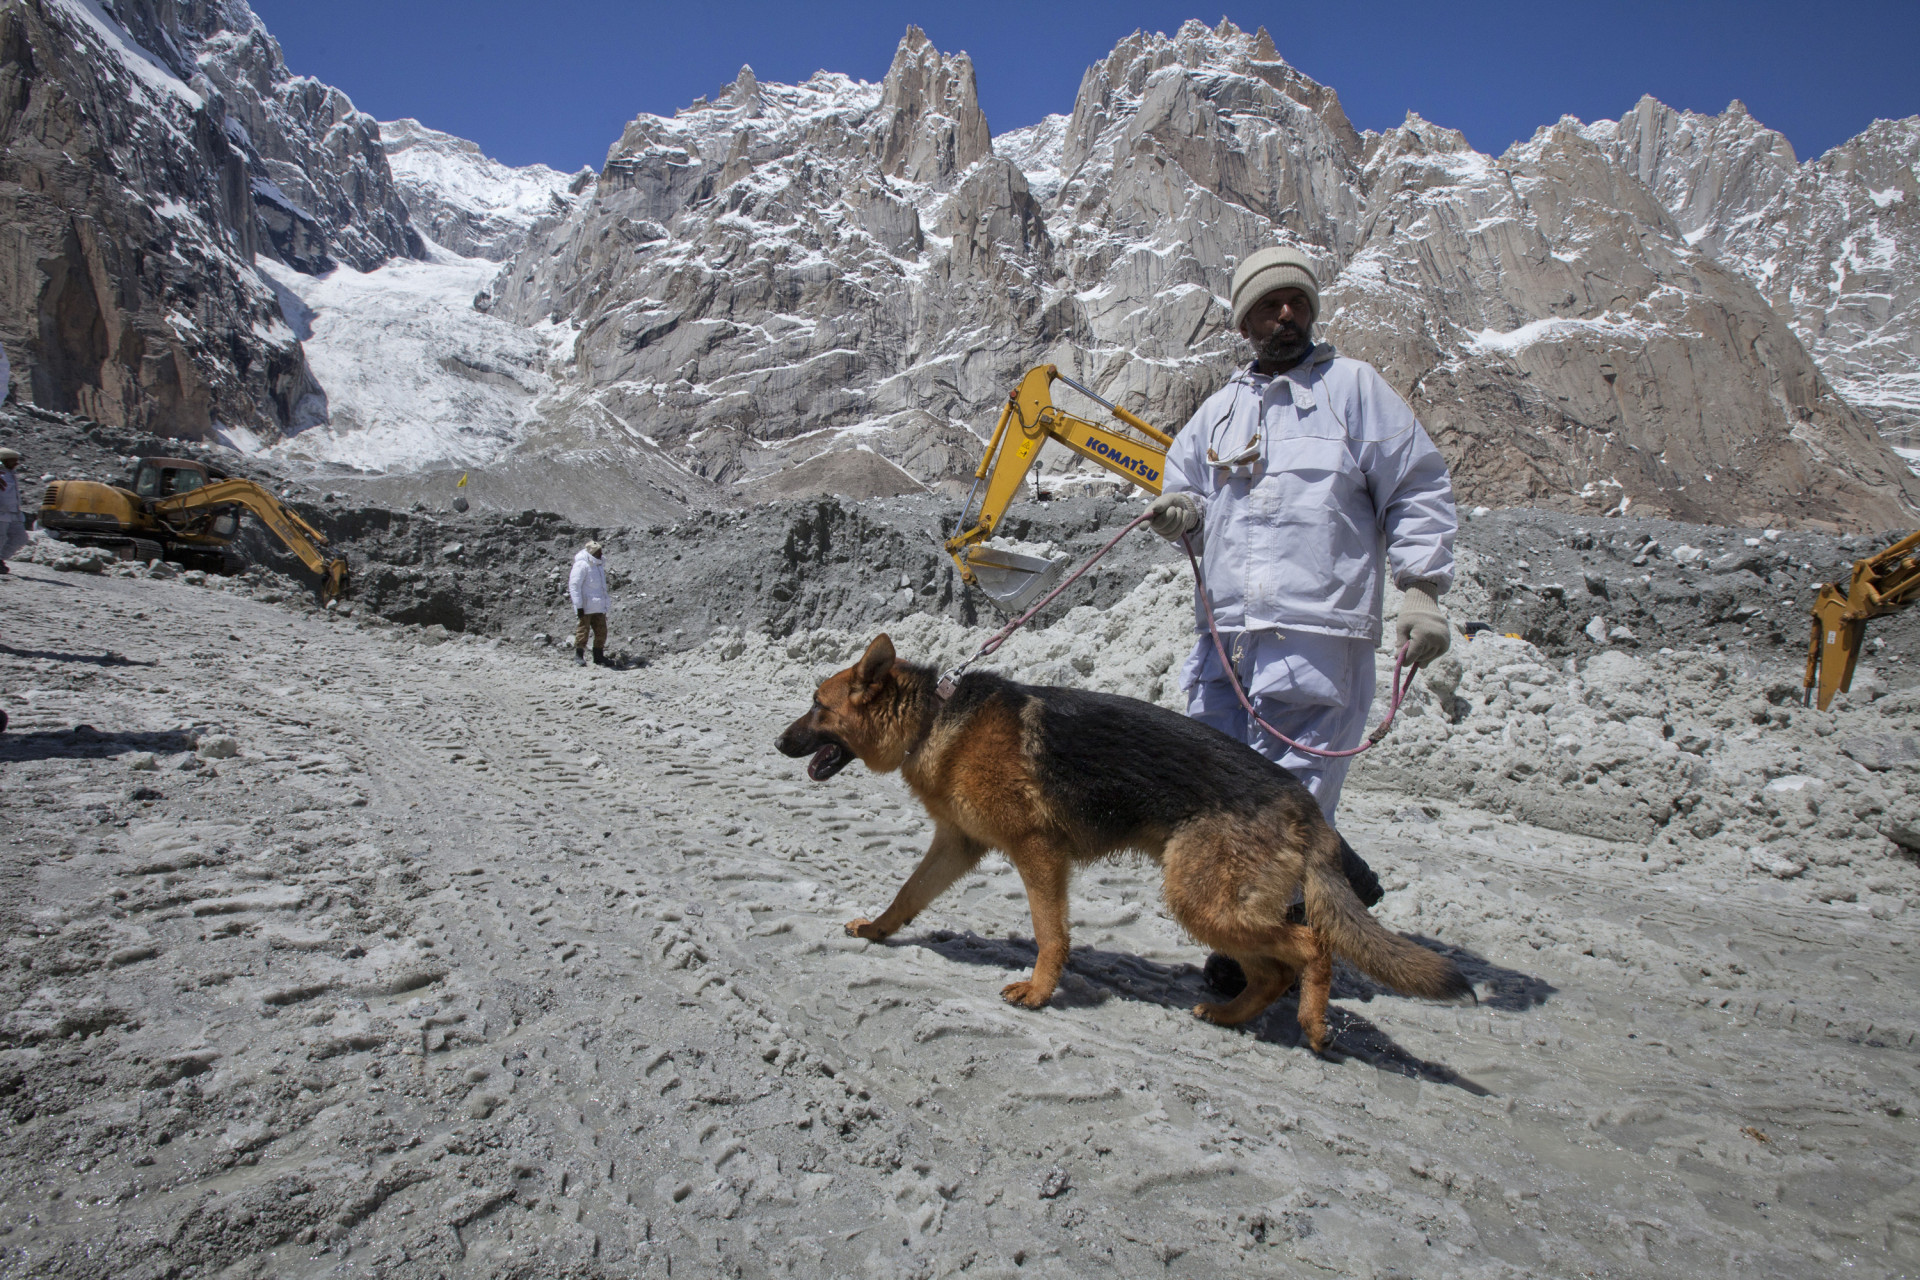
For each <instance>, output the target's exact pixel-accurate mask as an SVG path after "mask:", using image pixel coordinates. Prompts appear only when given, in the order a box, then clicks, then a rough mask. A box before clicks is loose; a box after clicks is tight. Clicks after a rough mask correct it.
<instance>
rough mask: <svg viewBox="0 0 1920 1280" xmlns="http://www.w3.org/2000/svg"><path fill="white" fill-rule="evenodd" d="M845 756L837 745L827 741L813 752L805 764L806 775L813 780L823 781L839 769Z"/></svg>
mask: <svg viewBox="0 0 1920 1280" xmlns="http://www.w3.org/2000/svg"><path fill="white" fill-rule="evenodd" d="M845 758H846V753H845V752H844V751H842V750H841V749H840V747H839V745H838V744H837V743H832V742H829V743H827V744H826V745H825V746H823V747H821V748H820V749H819V750H818V751H816V752H814V753H813V759H812V760H811V761H809V762H808V764H807V776H808V777H809V778H812V779H813V780H814V781H815V782H825V781H826V780H827V779H828V778H831V777H832V776H833V775H834V774H836V773H838V772H839V771H840V766H841V765H842V764H843V763H845Z"/></svg>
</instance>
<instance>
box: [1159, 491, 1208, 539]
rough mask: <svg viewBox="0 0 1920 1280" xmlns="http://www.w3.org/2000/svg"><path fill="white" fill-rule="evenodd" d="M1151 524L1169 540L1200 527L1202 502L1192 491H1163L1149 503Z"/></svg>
mask: <svg viewBox="0 0 1920 1280" xmlns="http://www.w3.org/2000/svg"><path fill="white" fill-rule="evenodd" d="M1147 515H1148V516H1149V517H1151V518H1150V520H1149V521H1148V524H1149V526H1150V527H1151V528H1152V529H1153V531H1154V532H1155V533H1157V534H1159V535H1160V536H1161V537H1163V538H1165V539H1166V540H1167V541H1168V542H1178V541H1180V535H1181V534H1183V533H1189V532H1191V531H1192V530H1194V529H1198V528H1199V527H1200V504H1199V503H1198V502H1197V501H1195V500H1194V496H1193V495H1192V494H1190V493H1163V494H1161V495H1160V496H1159V497H1157V498H1155V499H1154V500H1153V501H1152V502H1150V503H1148V504H1147Z"/></svg>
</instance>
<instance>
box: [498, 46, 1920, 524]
mask: <svg viewBox="0 0 1920 1280" xmlns="http://www.w3.org/2000/svg"><path fill="white" fill-rule="evenodd" d="M1618 132H1619V130H1618V129H1617V128H1615V127H1613V126H1611V125H1608V126H1602V127H1597V128H1588V127H1585V126H1582V125H1581V124H1580V123H1579V122H1578V121H1572V120H1568V121H1563V122H1561V123H1559V124H1557V125H1555V126H1552V127H1551V128H1546V129H1543V130H1541V131H1540V133H1539V134H1538V135H1536V137H1534V138H1533V139H1532V140H1530V141H1529V142H1527V143H1524V144H1520V145H1518V146H1516V147H1514V148H1512V149H1511V150H1509V151H1508V152H1507V153H1506V154H1505V155H1503V156H1500V157H1497V158H1496V157H1492V156H1486V155H1482V154H1479V153H1476V152H1474V151H1472V150H1471V149H1470V148H1469V147H1468V146H1467V145H1466V143H1465V141H1464V140H1463V139H1462V138H1461V137H1460V135H1459V134H1457V133H1454V132H1452V131H1450V130H1446V129H1443V128H1438V127H1436V126H1433V125H1430V124H1428V123H1426V122H1424V121H1422V120H1419V119H1418V118H1417V117H1411V118H1409V120H1408V121H1407V123H1406V124H1405V125H1403V126H1402V127H1401V128H1399V129H1396V130H1392V131H1390V132H1388V133H1386V134H1380V135H1375V134H1366V135H1362V134H1360V133H1358V132H1356V131H1355V130H1354V128H1353V127H1352V125H1351V124H1350V123H1349V122H1348V120H1347V119H1346V116H1345V114H1344V113H1343V112H1342V111H1341V109H1340V104H1339V99H1338V96H1337V95H1336V94H1335V93H1334V92H1333V90H1331V89H1330V88H1328V87H1326V86H1323V85H1320V84H1317V83H1315V82H1314V81H1312V80H1310V79H1309V78H1307V77H1305V76H1303V75H1301V74H1300V73H1299V72H1298V71H1296V70H1295V69H1293V68H1292V67H1290V66H1288V65H1287V63H1286V62H1285V61H1284V60H1283V59H1282V58H1281V56H1280V54H1279V51H1278V50H1277V49H1276V48H1275V47H1274V45H1273V42H1272V40H1271V39H1270V38H1269V37H1268V35H1267V34H1266V33H1265V32H1264V31H1263V32H1257V33H1253V34H1248V33H1246V32H1243V31H1241V30H1239V29H1238V28H1236V27H1234V26H1233V25H1232V24H1231V23H1226V22H1223V23H1222V24H1221V25H1220V26H1218V27H1216V28H1211V29H1210V28H1208V27H1206V26H1204V25H1202V24H1200V23H1197V22H1190V23H1188V24H1186V25H1185V26H1184V27H1182V28H1181V29H1180V31H1179V32H1178V33H1176V34H1175V35H1174V36H1171V37H1169V36H1165V35H1145V34H1136V35H1134V36H1131V37H1128V38H1127V39H1126V40H1124V41H1122V42H1121V43H1120V45H1118V46H1117V47H1116V48H1115V49H1114V51H1113V53H1112V54H1110V55H1109V56H1108V57H1107V58H1105V59H1104V60H1102V62H1100V63H1099V64H1097V65H1096V66H1094V67H1092V68H1090V69H1089V70H1088V72H1087V73H1086V75H1085V77H1084V78H1083V80H1082V82H1081V87H1080V91H1079V95H1078V97H1077V99H1076V102H1075V105H1074V111H1073V114H1072V116H1071V117H1069V118H1066V119H1065V120H1061V119H1053V120H1049V121H1046V122H1043V123H1042V124H1041V125H1038V126H1035V127H1033V128H1031V129H1025V130H1021V131H1019V132H1018V133H1015V134H1012V135H1009V136H1006V137H1003V138H1002V139H1000V140H998V141H989V140H988V139H987V133H986V126H985V121H984V118H983V117H981V115H980V110H979V107H978V104H977V102H976V100H975V98H974V94H973V84H972V66H971V64H970V62H968V60H967V59H966V57H965V55H953V56H947V55H943V54H941V53H940V52H939V51H937V50H935V49H934V48H933V47H932V46H931V44H929V43H928V41H927V40H926V38H925V37H924V36H923V35H921V34H920V33H919V32H918V31H910V32H909V33H908V36H907V38H906V39H905V40H904V41H903V42H902V44H901V46H900V50H899V52H898V54H897V56H896V58H895V60H894V63H893V66H892V68H891V69H890V70H889V72H888V75H887V78H886V80H885V81H884V82H883V83H882V84H880V85H878V86H875V85H869V84H864V83H860V82H857V81H852V80H848V79H846V78H845V77H841V76H833V75H827V74H824V73H823V74H821V75H817V76H815V77H814V78H813V79H812V80H810V81H808V82H807V83H806V84H804V85H798V86H784V85H762V84H760V83H759V82H758V81H757V80H756V79H755V78H754V77H753V75H752V73H751V71H748V70H743V71H742V73H741V75H740V77H739V78H738V79H737V80H736V82H735V83H734V84H733V85H732V86H729V87H728V88H727V89H726V90H725V91H723V92H722V93H721V94H720V95H719V96H718V97H717V98H716V99H715V100H714V101H711V102H708V101H704V100H703V101H701V102H698V103H695V104H694V105H693V106H692V107H690V108H688V109H687V110H685V111H682V112H680V113H678V114H677V115H676V116H674V117H673V118H671V119H667V118H661V117H654V116H641V117H638V118H636V119H635V120H634V121H633V122H632V123H631V124H629V125H628V127H627V129H626V131H625V134H624V135H623V137H622V138H621V139H620V140H619V141H618V142H617V143H616V144H615V145H614V147H613V148H612V150H611V151H610V152H609V154H608V160H607V164H606V167H605V168H604V169H603V170H602V173H601V176H600V179H599V181H598V183H597V184H596V185H595V186H594V187H593V189H592V190H591V191H588V192H585V193H583V197H582V199H581V200H580V201H579V202H578V203H577V204H576V205H575V207H574V209H573V210H572V211H571V213H570V214H569V216H568V218H567V219H566V220H564V221H562V222H556V223H554V224H552V225H550V226H548V227H547V228H545V229H544V230H539V231H536V232H535V233H534V234H533V236H532V237H531V238H530V239H529V240H528V242H527V244H526V246H525V247H524V248H523V249H522V250H521V251H520V253H518V254H517V255H516V256H515V257H514V258H513V259H512V260H510V261H509V262H508V263H507V265H506V267H505V268H504V269H503V271H502V272H501V275H500V278H499V280H498V281H497V282H496V284H495V286H494V288H493V291H492V293H491V295H490V296H489V297H487V298H483V299H482V305H483V306H485V307H488V308H490V309H491V311H492V313H493V314H495V315H500V316H504V317H506V318H509V319H512V320H514V321H515V322H517V323H521V324H532V323H536V322H549V323H565V324H570V325H573V326H576V327H577V328H578V330H579V338H578V341H577V342H576V344H575V346H574V364H573V368H572V369H571V370H570V372H569V377H570V378H571V379H572V380H573V381H574V382H575V383H576V385H578V386H579V387H580V388H581V389H582V391H583V392H586V393H591V394H592V395H594V396H595V397H596V398H597V399H598V400H599V402H600V403H601V404H603V405H605V406H606V407H607V408H608V410H609V412H612V413H613V414H615V415H616V416H617V417H619V418H620V419H621V420H622V421H624V422H628V423H633V424H637V425H640V426H641V427H642V428H643V429H644V430H645V431H646V432H647V434H648V435H649V436H651V437H653V438H655V439H657V440H658V441H659V442H660V443H662V444H663V445H665V446H667V447H668V448H669V450H671V451H676V456H679V457H681V458H682V460H683V461H685V462H686V463H687V465H688V466H689V467H691V468H692V469H693V470H695V471H697V472H699V473H700V474H702V475H704V476H706V477H707V478H709V479H710V480H713V481H714V482H716V483H719V484H722V485H733V486H734V487H736V489H740V491H741V492H743V493H748V494H750V493H751V492H752V491H753V482H754V481H755V480H756V479H757V478H759V477H762V476H768V475H772V474H775V473H778V472H781V471H783V470H785V469H786V468H789V467H791V466H793V465H795V464H796V463H799V462H801V461H803V460H806V459H809V458H812V457H813V456H814V455H817V454H819V453H821V452H822V451H825V450H832V449H839V448H852V447H865V448H872V449H875V450H878V451H880V452H881V453H883V454H884V455H885V456H886V457H888V458H890V459H892V460H894V461H895V462H897V463H899V464H900V465H901V466H902V467H904V468H905V469H906V470H908V471H909V472H911V473H912V474H914V475H915V476H917V477H919V478H920V479H921V480H923V481H934V480H939V479H942V478H949V477H955V476H958V475H962V474H964V473H965V472H967V471H968V470H970V469H971V465H972V463H973V461H974V460H975V458H976V457H977V450H978V448H979V443H978V436H979V435H980V434H984V431H985V430H986V428H987V427H989V426H990V425H991V422H992V420H993V416H994V414H995V413H996V412H997V408H998V405H999V403H1000V401H1001V399H1002V398H1003V397H1004V395H1005V392H1006V389H1007V387H1008V386H1010V385H1011V383H1012V381H1013V380H1014V378H1015V377H1017V375H1018V373H1019V372H1020V371H1021V370H1023V369H1024V368H1026V367H1028V366H1030V365H1032V364H1035V363H1040V362H1043V361H1052V362H1055V363H1058V364H1060V365H1062V366H1063V367H1066V368H1068V369H1070V370H1071V371H1073V372H1074V373H1076V374H1078V375H1080V376H1081V377H1082V378H1083V379H1085V380H1089V381H1091V382H1092V383H1094V384H1095V385H1098V386H1100V387H1102V388H1104V389H1106V390H1107V391H1108V392H1109V393H1110V394H1113V395H1115V396H1116V397H1117V398H1119V399H1121V400H1123V401H1124V402H1125V403H1127V404H1128V406H1129V407H1131V408H1133V409H1134V410H1135V411H1137V412H1140V413H1142V414H1143V415H1145V416H1147V417H1148V418H1149V419H1152V420H1158V421H1160V422H1162V423H1164V424H1166V425H1168V426H1170V427H1171V426H1177V425H1179V424H1180V423H1181V422H1183V421H1184V420H1185V418H1186V417H1187V416H1188V414H1190V413H1191V411H1192V410H1193V408H1194V407H1195V406H1196V405H1197V404H1198V402H1199V400H1200V399H1201V398H1203V397H1204V396H1205V395H1206V394H1207V393H1208V391H1210V390H1211V389H1212V388H1213V387H1214V386H1217V385H1218V384H1219V382H1220V381H1221V380H1222V379H1223V378H1224V376H1225V375H1226V373H1227V371H1228V370H1229V369H1230V368H1231V367H1232V365H1233V363H1234V362H1235V361H1237V360H1239V359H1242V358H1243V344H1242V343H1241V341H1240V339H1239V338H1238V337H1237V335H1234V334H1232V333H1230V332H1228V331H1227V327H1226V322H1227V308H1226V305H1225V301H1224V297H1225V294H1226V292H1227V284H1228V281H1229V279H1230V276H1231V273H1232V269H1233V265H1234V263H1235V262H1236V261H1238V259H1239V258H1240V257H1241V256H1242V255H1243V254H1245V253H1246V252H1247V251H1249V250H1250V249H1251V248H1253V247H1256V246H1258V245H1261V244H1266V243H1272V242H1275V241H1282V242H1290V243H1294V244H1298V245H1301V246H1303V247H1305V248H1307V249H1308V250H1309V251H1310V252H1311V253H1313V254H1314V255H1315V256H1316V257H1317V258H1318V260H1319V261H1320V262H1321V263H1322V266H1323V276H1324V278H1325V279H1326V280H1327V281H1328V287H1327V289H1326V291H1325V302H1326V317H1325V323H1324V326H1323V329H1324V332H1325V335H1326V336H1328V337H1330V338H1331V339H1333V340H1334V341H1335V342H1336V343H1338V344H1339V345H1340V346H1342V347H1343V348H1344V349H1346V350H1347V351H1349V352H1350V353H1351V354H1355V355H1359V356H1362V357H1364V358H1366V359H1369V360H1371V361H1373V362H1374V363H1375V364H1377V365H1378V366H1379V367H1380V368H1381V369H1382V370H1383V372H1385V373H1386V375H1387V376H1388V378H1389V380H1390V381H1392V382H1393V383H1394V384H1395V385H1396V386H1397V387H1399V388H1400V389H1401V390H1402V391H1403V392H1404V393H1405V394H1406V395H1407V396H1408V398H1409V399H1410V400H1411V401H1412V402H1413V404H1414V405H1415V407H1416V409H1417V410H1418V411H1419V412H1420V413H1421V415H1422V417H1423V419H1424V420H1425V421H1426V422H1427V423H1428V425H1429V427H1430V428H1431V429H1432V430H1433V432H1434V434H1435V436H1436V438H1437V439H1438V440H1439V442H1440V444H1441V447H1442V448H1443V449H1444V450H1445V451H1446V452H1447V454H1448V456H1449V459H1450V461H1451V463H1452V465H1453V468H1454V475H1455V479H1456V483H1457V485H1458V487H1459V489H1460V492H1461V495H1462V496H1463V497H1464V498H1466V499H1467V500H1469V501H1477V502H1486V503H1489V504H1494V505H1506V504H1513V503H1534V504H1539V505H1547V506H1558V507H1563V508H1570V509H1574V510H1590V511H1595V512H1601V511H1610V510H1611V511H1617V510H1626V509H1629V508H1630V509H1632V510H1635V511H1644V512H1648V513H1651V514H1673V515H1677V516H1681V517H1684V518H1688V519H1706V520H1726V521H1737V522H1748V523H1752V522H1776V521H1781V520H1799V521H1809V522H1815V523H1830V524H1848V525H1853V524H1867V525H1872V526H1876V527H1880V526H1894V525H1899V524H1903V523H1907V522H1909V521H1910V520H1911V518H1912V514H1911V513H1912V511H1913V509H1914V504H1915V503H1916V501H1920V486H1917V485H1916V482H1915V480H1914V477H1913V476H1912V474H1911V473H1910V472H1909V471H1908V470H1907V469H1906V467H1905V466H1904V465H1903V464H1902V463H1901V461H1900V460H1899V459H1898V458H1897V457H1896V456H1894V455H1893V454H1892V453H1891V452H1890V451H1889V449H1888V448H1887V447H1886V445H1885V443H1884V442H1883V441H1882V440H1880V439H1879V438H1878V437H1877V435H1876V434H1875V430H1874V423H1873V422H1872V421H1871V420H1870V419H1869V418H1867V417H1866V416H1864V415H1863V414H1862V413H1861V412H1859V411H1858V410H1857V409H1856V408H1855V407H1854V406H1852V405H1850V404H1849V403H1847V401H1846V400H1845V399H1844V398H1842V397H1841V396H1839V395H1837V394H1836V393H1835V391H1834V388H1833V385H1832V383H1831V382H1830V381H1829V380H1828V379H1827V378H1826V377H1824V376H1823V375H1822V373H1821V371H1820V369H1819V367H1818V366H1817V365H1816V364H1815V363H1814V361H1813V360H1812V359H1810V358H1809V356H1808V353H1807V350H1806V348H1805V346H1804V345H1803V344H1802V341H1801V339H1800V337H1799V336H1797V334H1796V332H1795V330H1794V328H1793V326H1792V325H1791V324H1789V323H1788V321H1787V320H1786V318H1784V317H1783V316H1782V315H1780V314H1776V311H1775V308H1774V306H1773V305H1772V304H1770V302H1769V299H1768V298H1767V297H1765V296H1763V295H1762V293H1761V292H1760V290H1759V288H1758V287H1757V285H1756V282H1755V280H1754V279H1753V278H1750V277H1749V274H1748V272H1749V270H1750V269H1751V267H1750V265H1749V264H1747V263H1746V262H1744V261H1742V260H1739V259H1738V258H1736V257H1723V256H1720V255H1718V254H1716V252H1715V251H1714V250H1713V249H1712V248H1710V247H1708V246H1704V245H1702V244H1699V243H1697V241H1698V240H1699V238H1700V237H1698V236H1697V235H1696V236H1692V237H1691V238H1690V235H1689V232H1688V231H1687V230H1686V229H1685V228H1683V226H1682V225H1681V223H1680V222H1679V221H1678V220H1677V218H1676V216H1675V214H1674V213H1672V212H1671V211H1670V210H1669V208H1668V207H1667V204H1666V203H1663V199H1662V196H1663V194H1667V196H1668V198H1669V199H1671V198H1672V196H1671V194H1670V193H1665V192H1663V191H1657V190H1656V189H1655V188H1656V186H1658V184H1657V183H1656V184H1655V185H1649V182H1648V181H1647V175H1646V174H1645V173H1643V172H1642V171H1641V170H1640V169H1638V168H1636V167H1635V165H1634V164H1632V163H1630V162H1629V160H1628V158H1627V156H1626V154H1625V152H1624V151H1623V149H1622V148H1621V147H1620V146H1619V145H1618V142H1617V136H1616V135H1617V134H1618ZM1877 199H1878V200H1880V201H1881V202H1882V203H1883V204H1884V202H1886V201H1888V200H1891V197H1889V196H1886V195H1884V194H1883V195H1881V196H1879V197H1877ZM1808 252H1810V253H1813V254H1815V255H1816V256H1817V254H1818V252H1820V250H1818V249H1817V248H1816V249H1810V250H1809V251H1808ZM1806 269H1807V270H1808V271H1809V272H1811V271H1812V270H1813V268H1812V267H1811V266H1809V267H1807V268H1806ZM1823 269H1824V268H1823ZM1899 323H1905V320H1904V319H1902V320H1900V321H1899ZM1831 328H1832V326H1831V325H1829V326H1828V329H1829V330H1831ZM1893 363H1894V364H1898V360H1897V359H1895V360H1894V361H1893ZM1912 363H1913V362H1912V361H1909V362H1908V367H1911V366H1912ZM743 485H744V488H741V486H743Z"/></svg>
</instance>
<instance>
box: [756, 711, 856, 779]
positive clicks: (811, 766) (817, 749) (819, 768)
mask: <svg viewBox="0 0 1920 1280" xmlns="http://www.w3.org/2000/svg"><path fill="white" fill-rule="evenodd" d="M773 745H774V748H775V749H776V750H778V751H779V752H780V754H781V755H783V756H792V757H794V758H796V759H797V758H799V757H800V756H812V757H813V759H811V760H809V761H808V762H807V776H808V777H809V778H812V779H813V780H814V781H815V782H825V781H826V780H827V779H828V778H831V777H832V776H833V775H834V774H836V773H838V772H840V771H841V770H842V769H844V768H846V767H847V766H848V765H849V764H852V763H853V752H851V751H849V750H847V748H846V744H845V743H843V742H841V741H840V740H839V739H838V738H835V737H834V736H833V735H832V734H827V733H821V732H820V731H819V730H817V729H815V728H814V727H813V726H812V725H810V724H808V723H807V717H805V716H802V717H801V718H800V719H799V720H796V721H795V722H794V723H793V724H791V725H789V726H787V731H786V732H785V733H783V734H781V735H780V737H779V739H778V740H777V741H775V742H774V744H773Z"/></svg>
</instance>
